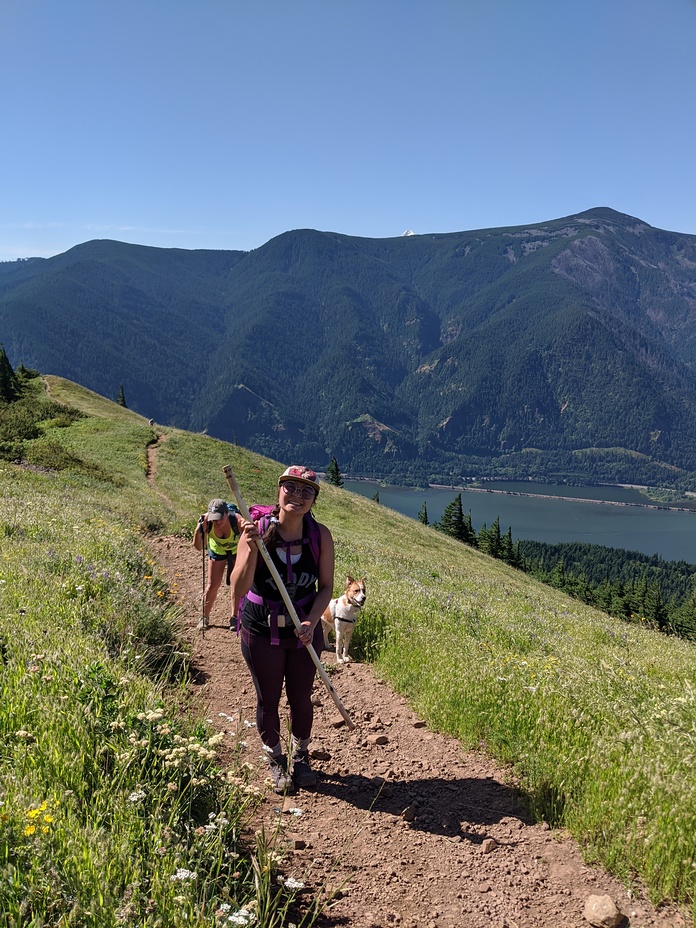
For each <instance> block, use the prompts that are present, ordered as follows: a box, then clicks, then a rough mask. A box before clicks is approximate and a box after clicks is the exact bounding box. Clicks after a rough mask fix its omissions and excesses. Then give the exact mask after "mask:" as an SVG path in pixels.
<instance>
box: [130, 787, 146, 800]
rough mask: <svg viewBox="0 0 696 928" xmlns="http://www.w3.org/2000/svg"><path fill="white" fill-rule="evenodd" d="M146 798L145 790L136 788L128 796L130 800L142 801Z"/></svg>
mask: <svg viewBox="0 0 696 928" xmlns="http://www.w3.org/2000/svg"><path fill="white" fill-rule="evenodd" d="M144 798H145V790H144V789H136V790H134V791H133V792H132V793H131V794H130V796H129V797H128V802H142V800H143V799H144Z"/></svg>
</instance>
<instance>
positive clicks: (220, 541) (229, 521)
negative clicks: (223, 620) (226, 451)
mask: <svg viewBox="0 0 696 928" xmlns="http://www.w3.org/2000/svg"><path fill="white" fill-rule="evenodd" d="M242 523H243V519H242V517H241V515H240V514H239V511H238V510H237V507H236V506H233V505H231V504H228V503H226V502H225V500H224V499H213V500H211V501H210V505H209V506H208V511H207V512H205V513H203V515H202V516H201V517H200V519H199V520H198V525H197V526H196V531H195V533H194V536H193V544H194V547H195V549H196V551H203V548H204V545H205V544H206V542H205V541H204V539H207V546H208V558H209V563H208V580H207V583H206V585H205V590H204V592H203V615H202V616H201V618H200V620H199V622H198V628H199V629H205V628H207V627H208V623H209V621H210V613H211V610H212V608H213V606H214V605H215V600H216V599H217V595H218V591H219V589H220V584H221V583H222V578H223V577H224V575H225V568H227V583H228V585H229V584H230V577H231V575H232V568H233V567H234V561H235V557H236V555H237V543H238V541H239V535H240V532H241V530H242ZM237 605H238V604H237V601H236V599H235V596H234V587H232V586H231V585H230V620H229V621H230V627H231V628H232V627H234V626H236V624H237Z"/></svg>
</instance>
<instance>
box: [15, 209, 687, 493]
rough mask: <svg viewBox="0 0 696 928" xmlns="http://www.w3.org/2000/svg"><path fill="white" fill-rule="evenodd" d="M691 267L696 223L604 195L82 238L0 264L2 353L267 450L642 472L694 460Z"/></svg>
mask: <svg viewBox="0 0 696 928" xmlns="http://www.w3.org/2000/svg"><path fill="white" fill-rule="evenodd" d="M695 268H696V238H694V237H693V236H685V235H680V234H677V233H671V232H665V231H662V230H659V229H653V228H651V227H650V226H647V225H646V224H645V223H642V222H640V220H638V219H635V218H633V217H630V216H626V215H623V214H621V213H617V212H615V211H613V210H610V209H594V210H589V211H587V212H585V213H580V214H578V215H576V216H570V217H565V218H563V219H558V220H554V221H551V222H546V223H539V224H536V225H532V226H528V227H522V226H520V227H512V228H504V229H488V230H477V231H471V232H460V233H449V234H438V235H417V236H415V235H414V236H407V237H399V238H396V239H360V238H355V237H349V236H343V235H338V234H336V233H329V232H316V231H313V230H297V231H293V232H287V233H285V234H283V235H280V236H278V237H277V238H274V239H272V240H271V241H270V242H268V243H267V244H266V245H264V246H263V247H261V248H259V249H256V250H254V251H252V252H248V253H243V252H209V251H201V252H198V251H194V252H186V251H181V250H167V249H153V248H144V247H141V246H134V245H124V244H122V243H118V242H90V243H86V244H85V245H81V246H78V247H77V248H74V249H71V250H70V251H69V252H67V253H66V254H65V255H60V256H58V257H56V258H51V259H48V260H41V261H39V260H35V261H29V262H13V263H10V264H9V265H7V264H6V265H0V320H1V322H2V340H3V342H4V345H5V348H6V350H7V353H8V356H9V357H10V359H11V360H12V361H13V363H18V362H19V361H20V360H22V361H23V362H24V363H25V364H28V365H31V366H34V367H37V368H39V369H41V370H44V371H47V372H51V373H56V374H60V375H63V376H66V377H69V378H70V379H74V380H79V381H80V382H82V383H84V384H85V385H87V386H89V387H90V388H92V389H94V390H96V391H97V392H100V393H103V394H104V395H110V396H115V395H116V392H117V390H118V386H119V385H120V384H123V385H124V389H125V394H126V399H127V401H128V403H129V405H131V406H132V407H133V408H134V409H137V410H138V411H141V412H142V413H143V414H145V415H147V416H153V417H155V418H156V419H158V421H167V422H171V423H173V424H176V425H180V426H182V427H185V428H191V429H195V430H207V431H208V432H209V433H210V434H212V435H215V436H217V437H220V438H223V439H228V440H232V441H238V442H240V443H243V444H245V445H247V446H249V447H250V448H253V449H255V450H257V451H260V452H262V453H265V454H269V455H272V456H274V457H276V458H279V459H282V460H289V459H290V458H295V457H297V458H298V459H299V458H302V459H303V460H306V461H307V462H309V463H312V464H314V465H315V466H320V467H321V466H324V465H325V463H326V461H327V459H328V456H330V455H332V454H333V455H336V456H337V458H338V459H339V461H340V462H341V466H342V468H343V469H344V470H350V471H352V472H354V473H356V472H365V473H372V474H392V475H395V476H399V475H400V476H401V477H403V476H404V475H411V476H413V477H415V478H416V479H421V480H423V479H448V480H449V479H451V480H453V481H454V480H457V479H461V476H462V475H464V474H467V473H498V474H506V473H532V472H534V473H537V474H540V475H550V474H555V475H556V476H570V477H571V478H572V477H584V478H585V479H619V480H624V481H626V482H629V481H634V482H638V478H639V477H641V478H642V479H644V480H645V482H661V481H666V480H668V479H671V480H673V479H675V475H679V474H682V475H684V474H686V473H688V472H690V471H692V470H693V468H694V464H693V462H694V460H696V424H695V423H696V417H695V416H694V414H693V413H694V411H695V410H696V373H695V371H696V313H694V309H696V275H695V274H694V269H695ZM530 449H534V450H530ZM587 449H592V450H591V451H588V450H587ZM613 449H619V450H618V451H617V450H613ZM621 449H623V450H621ZM638 461H639V462H640V463H636V462H638Z"/></svg>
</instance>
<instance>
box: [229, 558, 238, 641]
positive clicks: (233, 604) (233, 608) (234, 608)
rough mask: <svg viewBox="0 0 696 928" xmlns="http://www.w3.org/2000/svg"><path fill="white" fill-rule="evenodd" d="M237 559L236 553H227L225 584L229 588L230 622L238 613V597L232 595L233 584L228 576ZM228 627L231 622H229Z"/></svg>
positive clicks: (230, 574)
mask: <svg viewBox="0 0 696 928" xmlns="http://www.w3.org/2000/svg"><path fill="white" fill-rule="evenodd" d="M236 560H237V557H236V555H234V554H231V555H228V558H227V585H228V586H229V588H230V623H231V620H232V619H236V618H237V616H238V615H239V599H238V598H237V597H236V596H235V595H234V586H233V584H231V583H230V577H231V576H232V571H233V570H234V562H235V561H236ZM230 627H232V626H231V624H230Z"/></svg>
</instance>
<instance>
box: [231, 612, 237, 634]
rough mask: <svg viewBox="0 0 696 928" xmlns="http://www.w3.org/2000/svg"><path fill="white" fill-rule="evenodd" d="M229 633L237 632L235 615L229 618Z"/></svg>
mask: <svg viewBox="0 0 696 928" xmlns="http://www.w3.org/2000/svg"><path fill="white" fill-rule="evenodd" d="M230 631H231V632H235V631H237V616H236V615H231V616H230Z"/></svg>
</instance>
